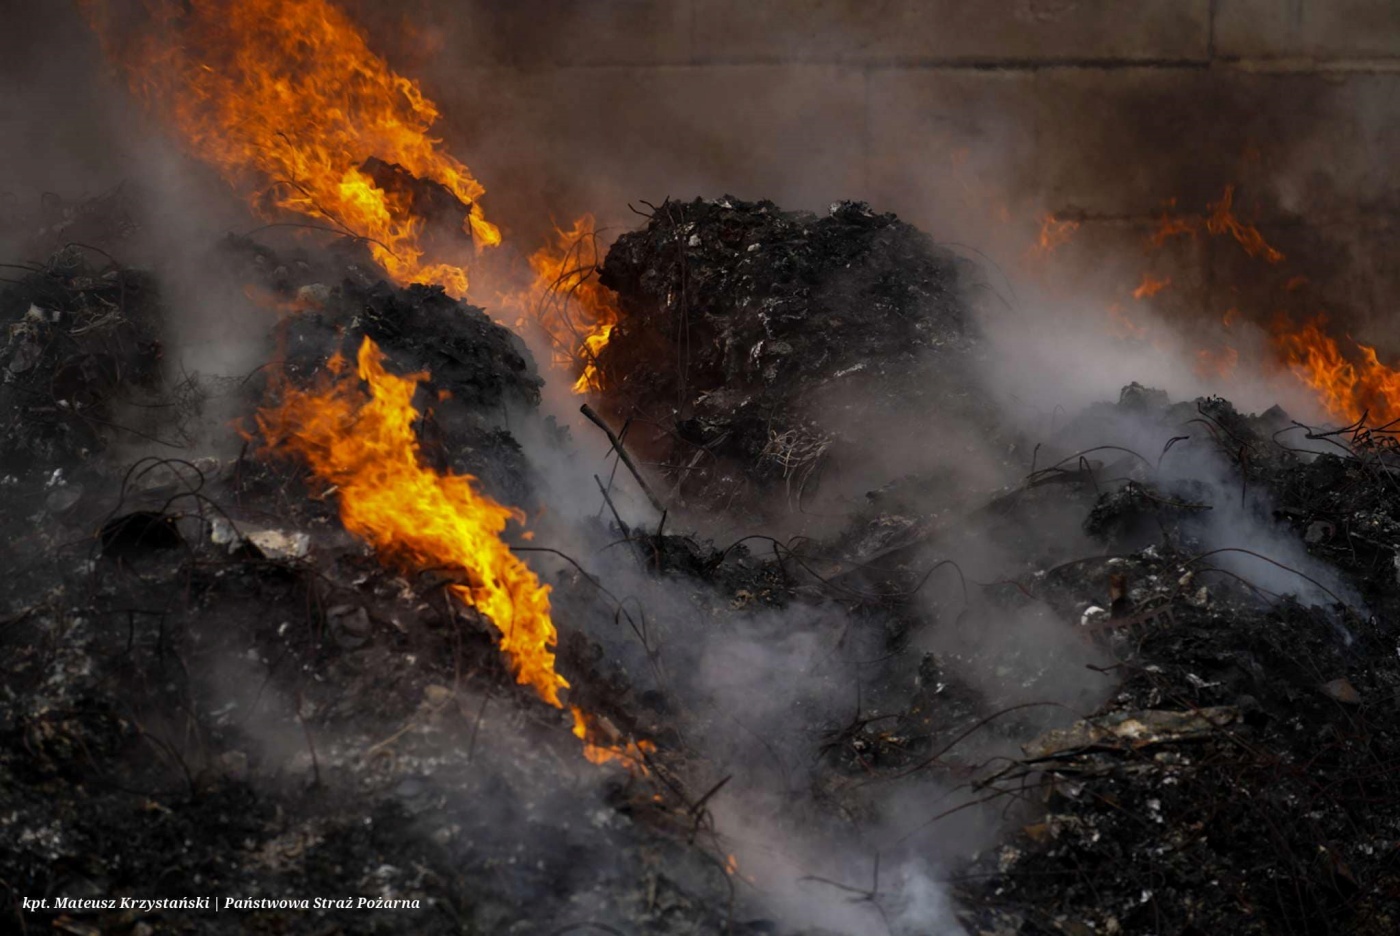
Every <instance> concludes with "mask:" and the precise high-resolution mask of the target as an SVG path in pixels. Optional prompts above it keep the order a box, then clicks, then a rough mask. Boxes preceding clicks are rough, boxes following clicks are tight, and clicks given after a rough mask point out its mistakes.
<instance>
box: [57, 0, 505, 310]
mask: <svg viewBox="0 0 1400 936" xmlns="http://www.w3.org/2000/svg"><path fill="white" fill-rule="evenodd" d="M79 3H80V5H81V6H82V8H83V11H84V13H85V14H86V15H87V18H88V20H89V22H90V23H91V24H92V25H93V27H94V28H95V29H96V30H97V32H98V34H99V36H100V37H101V39H102V41H103V45H104V48H105V49H106V50H107V53H108V55H109V56H111V57H112V58H113V59H115V60H116V61H117V62H119V63H120V64H121V66H122V67H123V68H124V69H125V71H126V73H127V77H128V79H129V82H130V84H131V87H132V89H133V90H134V91H135V92H136V93H137V94H138V95H139V96H141V97H142V98H144V99H145V100H146V101H148V102H149V103H150V104H151V105H153V106H154V107H155V109H156V110H157V111H158V112H160V113H161V114H162V115H163V116H165V117H167V118H169V119H170V120H171V121H172V122H173V123H174V124H175V126H176V127H177V128H178V129H179V131H180V133H181V135H182V136H183V138H184V140H185V142H186V144H187V145H188V146H189V148H190V149H191V150H192V151H193V152H194V153H195V154H196V155H197V156H199V157H200V158H202V159H204V160H206V161H208V162H210V163H212V164H213V165H214V166H215V167H216V168H217V169H218V170H219V172H220V173H221V174H222V175H223V176H224V178H225V179H227V180H228V181H229V182H230V183H231V184H233V185H235V186H236V187H237V188H239V189H240V190H241V191H243V192H244V193H245V194H246V195H248V196H249V197H250V198H251V199H252V200H253V203H254V206H255V207H256V208H259V209H260V210H263V211H264V212H266V210H267V209H268V208H269V207H271V208H277V209H284V210H288V211H293V212H296V213H298V214H301V215H304V216H307V217H311V218H318V219H324V220H327V221H330V222H331V223H332V224H334V225H336V226H338V227H340V228H342V229H344V230H345V231H347V232H348V233H351V234H353V235H355V236H358V237H361V238H364V239H365V242H366V243H367V244H368V246H369V249H370V251H371V252H372V254H373V255H374V259H375V261H376V262H378V263H379V264H380V266H382V267H383V268H384V271H385V272H386V273H387V274H388V275H389V276H390V277H391V278H392V279H393V280H394V281H395V282H398V283H400V284H408V283H439V284H442V285H443V286H444V287H445V288H446V289H447V291H448V292H449V293H451V294H452V295H453V296H455V297H459V298H460V297H461V296H462V295H463V294H465V292H466V289H467V273H466V270H465V268H464V267H462V266H460V265H457V264H453V263H442V262H437V263H434V262H429V261H428V259H427V258H426V256H425V254H426V251H425V249H424V246H423V243H422V238H423V229H424V225H425V221H424V219H423V218H420V217H417V216H415V214H414V211H413V210H412V204H411V196H410V195H408V194H407V193H405V192H402V191H396V192H391V191H386V190H385V189H384V188H381V187H380V186H379V185H378V184H376V182H375V180H374V179H373V178H371V177H370V175H368V174H367V173H366V171H365V170H364V168H363V167H364V166H365V164H366V161H367V160H369V159H370V158H371V157H375V158H378V159H379V160H381V161H383V162H385V163H390V164H395V165H397V166H399V167H401V168H402V169H403V170H406V171H407V172H408V173H410V174H411V175H412V176H414V177H416V178H417V179H420V180H428V181H430V182H433V183H437V184H439V185H441V186H443V187H444V188H445V189H446V190H447V191H448V192H450V193H451V195H453V196H455V198H456V199H457V200H458V201H460V202H461V203H462V204H463V205H468V206H470V208H469V212H468V214H467V216H466V217H465V218H464V219H463V222H462V224H463V229H464V230H466V231H469V232H470V233H471V234H472V235H473V236H474V238H475V240H476V243H477V244H478V245H495V244H498V243H499V242H500V239H501V235H500V231H499V230H498V229H497V228H496V227H495V226H494V225H493V224H491V223H490V222H488V221H487V220H486V219H485V217H484V216H483V215H482V213H481V209H480V207H479V206H478V205H477V199H478V198H480V197H481V195H482V194H483V192H484V191H485V190H484V189H483V188H482V186H481V184H480V183H479V182H477V180H476V179H475V178H473V176H472V174H471V173H470V171H468V169H467V167H466V166H465V165H463V164H462V163H461V162H459V161H458V160H457V159H455V158H454V157H453V156H452V155H451V154H449V153H447V152H445V151H443V150H442V149H441V146H440V143H441V141H440V140H438V139H435V138H433V137H432V136H430V135H429V130H430V129H431V127H432V125H433V124H434V123H435V122H436V121H437V118H438V109H437V106H436V105H435V104H434V103H433V102H432V101H431V100H429V99H428V98H427V97H425V96H424V95H423V92H422V90H421V89H420V88H419V86H418V84H417V82H415V81H413V80H412V79H409V78H405V77H403V76H402V75H399V74H396V73H395V72H394V71H393V70H392V69H391V68H390V67H389V65H388V63H387V62H385V61H384V60H383V59H382V58H380V57H379V56H378V55H376V54H375V53H374V52H373V51H371V50H370V48H369V45H368V43H367V42H366V40H365V36H364V34H363V33H362V32H361V31H360V29H359V28H358V27H357V26H356V25H355V24H354V23H353V22H352V21H351V20H350V18H349V17H348V16H346V15H345V13H343V12H342V11H341V10H339V9H337V8H336V7H334V6H333V5H331V3H330V2H329V0H180V2H173V0H150V2H149V3H148V7H149V8H150V9H151V17H150V20H149V21H147V22H146V23H145V24H144V26H143V28H140V29H138V30H137V31H136V32H135V33H134V34H133V33H130V32H125V33H124V32H122V29H121V28H119V24H118V23H117V20H116V18H115V17H113V16H112V15H111V13H110V11H109V10H108V8H107V0H79Z"/></svg>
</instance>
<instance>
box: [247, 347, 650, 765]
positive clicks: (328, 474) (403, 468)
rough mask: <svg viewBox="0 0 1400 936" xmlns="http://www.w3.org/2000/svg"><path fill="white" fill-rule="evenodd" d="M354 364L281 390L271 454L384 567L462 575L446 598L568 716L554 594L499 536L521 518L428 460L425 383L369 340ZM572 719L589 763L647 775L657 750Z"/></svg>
mask: <svg viewBox="0 0 1400 936" xmlns="http://www.w3.org/2000/svg"><path fill="white" fill-rule="evenodd" d="M357 363H358V367H357V370H356V373H355V374H350V373H348V364H347V362H346V361H345V359H344V358H343V357H342V356H340V355H339V354H337V355H336V356H334V357H332V358H331V360H330V361H329V362H328V364H327V366H326V371H327V374H326V375H325V376H324V379H323V380H322V381H321V383H320V384H319V385H318V386H316V387H313V388H312V389H305V390H304V389H300V388H298V387H295V386H292V385H290V384H287V383H279V387H280V389H281V392H282V399H281V402H280V403H278V404H277V405H275V406H269V407H264V408H263V409H261V410H259V411H258V414H257V422H258V428H259V429H260V430H261V431H262V433H263V436H264V437H265V438H266V439H267V441H268V445H269V447H272V448H279V449H282V450H285V451H290V452H292V453H295V454H297V455H300V456H301V457H302V458H304V459H305V460H306V461H307V463H308V464H309V465H310V467H311V470H312V472H313V473H314V474H315V475H316V477H317V478H319V479H320V480H321V481H324V482H326V483H327V484H328V485H330V486H331V488H332V489H333V490H335V491H336V493H337V495H338V496H339V498H340V517H341V521H342V522H343V523H344V524H345V528H346V529H347V530H349V531H350V532H351V533H353V534H354V535H356V536H358V537H360V538H361V539H363V540H365V541H366V542H368V543H370V545H372V546H373V547H374V548H375V549H376V550H378V551H379V552H380V553H381V554H382V555H383V556H384V557H385V558H387V559H389V560H391V561H393V562H395V563H397V564H398V565H401V566H403V567H405V568H428V567H431V568H435V569H447V570H455V571H456V572H458V573H460V574H461V576H462V577H463V578H464V579H465V583H463V584H457V585H451V586H448V587H449V589H450V590H451V592H452V594H453V595H454V596H456V597H457V598H458V599H459V600H460V601H462V602H463V603H464V604H466V605H469V606H471V607H474V608H476V609H477V610H478V611H480V612H481V613H482V614H483V615H484V616H485V617H486V618H487V619H488V620H489V621H490V622H491V623H492V624H493V625H494V626H495V628H496V630H497V631H498V633H499V637H500V641H499V642H500V648H501V651H502V652H503V653H505V655H506V656H507V657H508V658H509V660H510V663H511V669H512V671H513V672H514V673H515V678H516V681H517V682H519V683H520V684H521V685H527V686H530V687H531V688H532V689H534V690H535V692H536V693H537V694H538V695H539V697H540V698H541V699H543V700H544V701H546V702H548V703H549V704H550V705H552V706H554V707H555V708H561V709H562V708H563V703H562V702H561V701H560V698H559V692H560V690H562V689H567V688H568V686H569V683H568V682H567V681H566V680H565V679H564V677H563V676H561V675H559V674H558V673H557V672H555V670H554V647H555V644H556V643H557V641H558V633H557V632H556V630H555V628H554V621H553V619H552V618H551V615H550V605H549V592H550V588H549V586H548V585H545V584H543V583H542V582H540V580H539V577H538V576H537V575H535V573H534V572H533V571H532V570H531V569H530V567H529V566H527V565H525V563H524V562H522V561H521V560H520V559H519V558H518V557H517V556H516V555H515V554H514V553H512V552H511V551H510V547H508V546H507V545H506V544H505V542H504V541H503V540H502V539H501V534H502V532H504V530H505V528H506V526H507V524H509V523H512V522H514V523H516V524H521V525H523V524H524V522H525V515H524V514H523V513H522V512H521V511H519V510H517V509H515V508H511V507H505V506H503V505H501V504H498V503H497V502H496V501H494V500H492V499H491V498H490V497H488V496H486V495H485V494H482V493H481V492H479V491H478V490H477V488H476V479H475V478H473V477H471V476H470V475H457V474H451V473H441V472H438V471H435V470H434V469H432V468H431V467H429V466H427V465H425V464H424V463H423V458H422V452H421V449H420V446H419V443H418V437H417V435H416V434H415V433H414V430H413V425H414V423H415V422H417V420H418V418H419V413H418V410H417V409H416V408H415V407H414V406H413V397H414V394H415V393H416V391H417V389H418V384H419V383H421V382H422V381H424V380H426V379H427V376H428V375H427V374H423V373H417V374H408V375H406V376H402V377H400V376H397V375H395V374H391V373H389V372H388V371H387V370H385V369H384V353H383V352H382V351H381V350H380V349H379V346H378V345H376V344H375V343H374V342H373V341H372V340H371V339H369V338H368V337H366V338H365V340H364V342H363V343H362V344H361V345H360V350H359V355H358V362H357ZM362 384H364V385H367V387H368V390H366V389H365V387H364V386H362ZM572 711H573V716H574V734H575V735H577V736H578V737H579V738H581V739H583V741H584V756H585V757H587V758H588V760H590V761H592V762H593V763H595V764H603V763H607V762H608V761H610V760H616V761H619V762H621V763H622V764H623V765H624V766H627V767H628V768H629V769H631V770H633V771H634V772H640V773H645V767H644V766H643V764H642V752H646V753H650V752H651V751H654V750H655V746H654V745H652V744H651V742H649V741H631V740H628V741H626V742H622V741H620V739H619V738H618V735H617V732H616V730H615V729H611V726H610V725H607V726H606V727H607V728H608V729H610V730H609V731H608V732H607V733H606V737H605V736H604V732H602V731H600V730H595V728H596V721H597V720H595V719H593V718H592V717H590V716H588V715H586V714H585V713H584V712H582V711H581V710H580V709H578V708H573V709H572Z"/></svg>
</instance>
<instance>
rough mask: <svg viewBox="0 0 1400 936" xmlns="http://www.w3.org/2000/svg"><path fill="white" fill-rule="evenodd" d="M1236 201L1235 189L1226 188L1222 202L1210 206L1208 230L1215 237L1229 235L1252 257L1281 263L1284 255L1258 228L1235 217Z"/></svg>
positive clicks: (1207, 221) (1207, 220)
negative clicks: (1266, 239) (1260, 257)
mask: <svg viewBox="0 0 1400 936" xmlns="http://www.w3.org/2000/svg"><path fill="white" fill-rule="evenodd" d="M1234 201H1235V187H1234V186H1233V185H1227V186H1225V193H1224V194H1223V195H1221V196H1220V201H1218V202H1215V203H1213V204H1211V205H1209V206H1208V207H1209V208H1210V209H1211V213H1210V217H1208V218H1206V230H1207V231H1209V232H1210V233H1212V234H1215V235H1220V234H1229V235H1230V236H1231V237H1233V238H1234V239H1235V241H1236V242H1237V243H1239V245H1240V246H1241V247H1243V248H1244V252H1245V253H1247V254H1249V255H1250V256H1251V257H1259V256H1262V257H1263V258H1264V259H1265V260H1267V261H1268V262H1269V263H1279V262H1281V261H1282V260H1283V254H1281V253H1280V252H1279V251H1277V250H1275V249H1274V248H1272V247H1270V246H1269V244H1268V242H1267V241H1265V240H1264V235H1263V234H1260V233H1259V229H1258V228H1257V227H1255V226H1254V225H1252V224H1245V223H1244V222H1242V221H1240V219H1239V218H1236V217H1235V214H1234V211H1233V208H1232V206H1233V205H1234Z"/></svg>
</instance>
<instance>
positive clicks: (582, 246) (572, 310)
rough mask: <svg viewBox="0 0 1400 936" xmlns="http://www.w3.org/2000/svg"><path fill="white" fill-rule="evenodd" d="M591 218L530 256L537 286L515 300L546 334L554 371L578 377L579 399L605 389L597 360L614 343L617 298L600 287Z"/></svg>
mask: <svg viewBox="0 0 1400 936" xmlns="http://www.w3.org/2000/svg"><path fill="white" fill-rule="evenodd" d="M601 259H602V258H601V256H600V252H599V250H598V234H597V230H596V228H595V226H594V220H593V216H592V215H591V214H586V215H584V216H583V217H581V218H579V219H578V220H577V221H575V222H574V224H573V227H571V228H569V229H568V230H565V229H564V228H558V227H556V228H555V229H554V239H553V240H552V241H551V242H549V243H546V244H545V245H544V246H543V247H541V248H540V249H539V250H537V251H535V252H534V254H532V255H531V256H530V267H531V269H533V270H534V272H535V282H534V285H533V286H532V287H531V288H530V289H529V290H528V291H527V292H526V293H525V294H524V295H523V296H520V297H517V301H518V302H519V303H522V304H524V305H525V306H526V307H527V311H528V313H529V314H530V315H531V316H532V317H533V318H534V319H535V321H536V322H538V323H539V325H540V327H541V328H543V329H544V330H545V333H546V334H548V336H549V340H550V344H551V345H553V348H554V364H555V366H556V367H561V368H572V369H575V370H577V371H578V375H579V376H578V379H577V380H576V381H574V387H573V390H574V392H575V393H588V392H590V391H597V390H602V389H603V374H602V372H601V371H600V370H599V369H598V354H599V352H601V351H602V350H603V348H604V347H606V346H607V343H608V341H609V339H611V338H612V333H613V329H614V328H616V327H617V323H618V321H619V312H618V308H617V302H616V295H615V294H614V293H613V291H612V290H610V289H608V288H607V287H605V286H603V285H602V284H601V283H599V282H598V266H599V263H600V261H601Z"/></svg>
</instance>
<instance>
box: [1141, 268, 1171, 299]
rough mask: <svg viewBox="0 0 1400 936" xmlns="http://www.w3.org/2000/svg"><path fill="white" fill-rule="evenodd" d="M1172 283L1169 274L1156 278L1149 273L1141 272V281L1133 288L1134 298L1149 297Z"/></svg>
mask: <svg viewBox="0 0 1400 936" xmlns="http://www.w3.org/2000/svg"><path fill="white" fill-rule="evenodd" d="M1171 284H1172V278H1171V277H1170V276H1167V277H1164V278H1162V279H1158V278H1157V277H1155V276H1153V275H1152V274H1151V273H1144V274H1142V283H1141V284H1139V286H1138V288H1137V289H1134V290H1133V298H1134V299H1149V298H1151V297H1152V296H1155V295H1157V294H1158V293H1159V292H1161V291H1162V290H1164V289H1166V288H1167V287H1168V286H1170V285H1171Z"/></svg>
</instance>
